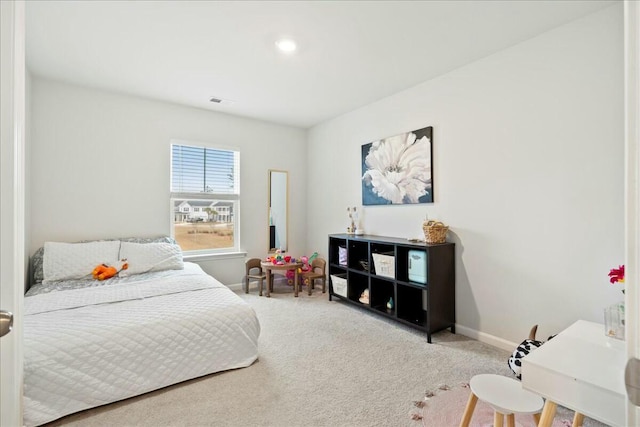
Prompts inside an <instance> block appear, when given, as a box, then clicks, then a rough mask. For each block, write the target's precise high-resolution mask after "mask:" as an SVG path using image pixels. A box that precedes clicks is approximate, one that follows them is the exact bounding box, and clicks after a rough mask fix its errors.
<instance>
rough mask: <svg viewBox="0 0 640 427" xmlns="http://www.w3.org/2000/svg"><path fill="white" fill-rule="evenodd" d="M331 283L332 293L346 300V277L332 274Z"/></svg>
mask: <svg viewBox="0 0 640 427" xmlns="http://www.w3.org/2000/svg"><path fill="white" fill-rule="evenodd" d="M331 283H332V285H333V293H334V294H336V295H340V296H341V297H345V298H347V275H346V274H338V275H336V274H332V275H331Z"/></svg>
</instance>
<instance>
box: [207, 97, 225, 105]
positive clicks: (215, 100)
mask: <svg viewBox="0 0 640 427" xmlns="http://www.w3.org/2000/svg"><path fill="white" fill-rule="evenodd" d="M209 101H210V102H213V103H214V104H220V103H222V99H220V98H211V99H209Z"/></svg>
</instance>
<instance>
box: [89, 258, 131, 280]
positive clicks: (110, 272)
mask: <svg viewBox="0 0 640 427" xmlns="http://www.w3.org/2000/svg"><path fill="white" fill-rule="evenodd" d="M127 268H129V264H128V263H127V260H126V259H121V260H120V261H118V262H117V263H116V265H107V264H100V265H99V266H97V267H96V268H94V269H93V271H92V272H91V275H92V276H93V278H94V279H97V280H107V279H110V278H112V277H113V276H115V275H116V274H118V273H120V272H121V271H122V270H126V269H127Z"/></svg>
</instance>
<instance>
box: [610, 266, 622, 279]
mask: <svg viewBox="0 0 640 427" xmlns="http://www.w3.org/2000/svg"><path fill="white" fill-rule="evenodd" d="M609 282H611V283H618V282H620V283H624V265H621V266H619V267H618V268H612V269H611V271H609Z"/></svg>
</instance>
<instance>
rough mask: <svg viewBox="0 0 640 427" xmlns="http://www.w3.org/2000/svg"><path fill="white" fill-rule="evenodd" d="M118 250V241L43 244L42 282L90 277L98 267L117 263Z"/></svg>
mask: <svg viewBox="0 0 640 427" xmlns="http://www.w3.org/2000/svg"><path fill="white" fill-rule="evenodd" d="M119 250H120V241H119V240H114V241H104V242H102V241H101V242H86V243H59V242H45V244H44V258H43V273H44V280H68V279H82V278H85V277H91V272H92V271H93V269H94V268H96V267H97V266H98V265H100V264H107V265H113V264H114V263H115V262H117V261H118V252H119Z"/></svg>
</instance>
